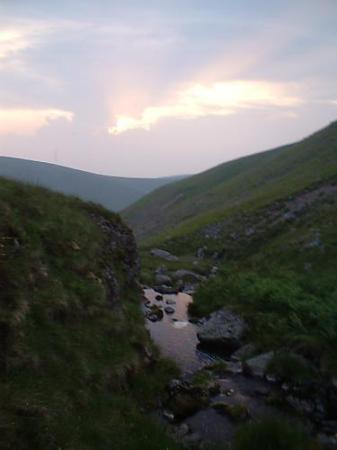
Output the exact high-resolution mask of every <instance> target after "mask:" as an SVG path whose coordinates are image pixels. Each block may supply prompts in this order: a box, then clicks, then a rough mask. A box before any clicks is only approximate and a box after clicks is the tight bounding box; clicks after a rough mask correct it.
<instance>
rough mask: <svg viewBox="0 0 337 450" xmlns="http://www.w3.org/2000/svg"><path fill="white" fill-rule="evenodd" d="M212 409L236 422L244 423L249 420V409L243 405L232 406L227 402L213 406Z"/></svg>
mask: <svg viewBox="0 0 337 450" xmlns="http://www.w3.org/2000/svg"><path fill="white" fill-rule="evenodd" d="M212 408H214V409H215V410H216V411H218V412H220V413H222V414H225V415H227V416H228V417H229V418H230V419H231V420H233V421H234V422H242V421H244V420H247V419H248V418H249V410H248V407H247V406H246V405H243V404H237V405H231V404H229V403H226V402H216V403H213V404H212Z"/></svg>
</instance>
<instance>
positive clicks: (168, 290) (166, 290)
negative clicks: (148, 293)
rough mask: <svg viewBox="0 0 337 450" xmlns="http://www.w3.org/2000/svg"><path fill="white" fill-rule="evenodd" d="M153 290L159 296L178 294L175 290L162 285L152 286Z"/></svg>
mask: <svg viewBox="0 0 337 450" xmlns="http://www.w3.org/2000/svg"><path fill="white" fill-rule="evenodd" d="M153 289H154V290H155V291H156V292H159V293H160V294H177V292H178V291H177V289H176V288H174V287H172V286H167V285H166V284H163V285H162V286H154V288H153Z"/></svg>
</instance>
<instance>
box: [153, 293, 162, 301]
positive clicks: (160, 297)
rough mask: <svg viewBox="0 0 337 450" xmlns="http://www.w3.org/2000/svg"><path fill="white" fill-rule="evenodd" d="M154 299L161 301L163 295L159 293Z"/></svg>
mask: <svg viewBox="0 0 337 450" xmlns="http://www.w3.org/2000/svg"><path fill="white" fill-rule="evenodd" d="M155 298H156V300H158V301H162V300H163V296H162V295H161V294H158V295H156V297H155Z"/></svg>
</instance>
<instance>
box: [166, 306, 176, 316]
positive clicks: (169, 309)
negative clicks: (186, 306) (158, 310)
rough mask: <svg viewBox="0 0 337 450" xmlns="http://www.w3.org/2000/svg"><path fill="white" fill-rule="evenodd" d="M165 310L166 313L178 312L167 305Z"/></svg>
mask: <svg viewBox="0 0 337 450" xmlns="http://www.w3.org/2000/svg"><path fill="white" fill-rule="evenodd" d="M164 311H165V312H166V314H174V313H175V312H176V310H175V309H174V308H172V306H165V308H164Z"/></svg>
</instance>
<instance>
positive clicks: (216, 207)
mask: <svg viewBox="0 0 337 450" xmlns="http://www.w3.org/2000/svg"><path fill="white" fill-rule="evenodd" d="M160 205H162V206H160ZM155 208H157V211H158V213H157V214H156V213H155ZM336 212H337V123H333V124H331V125H330V126H329V127H327V128H325V129H324V130H322V131H319V132H317V133H316V134H314V135H312V136H310V137H308V138H306V139H304V140H303V141H301V142H299V143H297V144H293V145H290V146H287V147H282V148H280V149H276V150H272V151H270V152H265V153H261V154H259V155H254V156H252V157H247V158H243V159H240V160H237V161H233V162H230V163H227V164H224V165H222V166H219V167H216V168H214V169H212V170H210V171H207V172H204V173H202V174H200V175H196V176H194V177H191V178H190V179H187V180H183V181H181V182H178V183H175V184H173V185H171V186H167V187H164V188H161V189H159V190H157V191H155V192H154V193H152V194H150V195H149V196H147V197H145V198H144V199H143V200H141V201H140V202H138V203H137V204H136V205H134V206H133V207H131V208H129V209H128V210H127V211H126V212H125V217H127V218H128V220H129V223H131V224H133V225H134V227H135V230H136V231H137V232H138V236H139V237H140V238H141V239H143V241H141V242H142V245H143V251H142V253H143V261H144V268H143V273H144V275H143V276H144V279H145V280H149V279H150V277H149V275H150V274H151V273H152V274H153V273H154V270H155V269H156V267H158V265H159V262H158V261H155V259H154V258H153V257H151V256H150V255H149V249H150V248H151V246H154V245H155V246H158V247H160V248H163V249H165V250H168V251H170V252H172V253H174V254H176V255H178V256H179V257H180V259H179V261H178V262H175V263H174V264H176V265H178V264H179V265H181V267H184V268H190V269H193V270H194V271H197V272H200V273H204V272H205V269H206V270H207V268H208V271H209V272H210V269H211V268H212V266H217V268H218V272H217V275H216V276H212V277H210V278H209V280H208V281H206V282H205V283H202V284H201V286H200V288H199V289H198V291H197V293H196V295H195V298H194V303H193V304H192V306H191V313H192V314H193V315H195V316H205V315H207V314H209V313H210V312H212V311H214V310H216V309H219V308H221V307H223V306H227V307H229V308H230V309H232V310H235V311H237V312H239V313H240V314H241V315H242V316H243V317H244V318H245V319H246V321H247V322H248V324H249V330H250V331H249V334H248V335H247V336H246V339H247V342H254V344H255V345H256V347H257V349H258V350H259V351H261V352H263V351H267V350H276V351H281V353H282V354H286V355H287V354H288V353H290V352H296V353H299V354H300V355H301V356H302V357H304V358H306V359H307V360H309V361H310V362H311V363H314V365H315V368H316V370H317V369H319V371H318V375H317V376H318V378H319V379H321V378H323V379H329V378H330V377H332V376H333V377H335V376H337V353H336V348H337V332H336V330H337V291H336V286H337V273H336V266H337V231H336V230H337V213H336ZM191 216H192V217H191ZM146 217H147V218H148V219H146ZM143 230H144V233H142V231H143ZM151 233H153V234H151ZM198 249H202V256H201V257H199V258H198V257H197V253H198ZM172 264H173V263H172ZM166 265H167V267H168V268H169V269H170V267H169V265H168V264H166ZM285 359H286V358H285ZM280 366H281V367H279V369H280V371H281V372H282V373H283V374H284V373H285V372H287V373H288V372H289V376H292V375H294V378H296V377H300V376H302V374H300V373H294V374H292V370H289V367H290V368H292V363H291V361H288V360H286V361H285V360H284V359H282V362H281V363H280ZM294 370H295V369H294ZM301 370H302V369H301V368H300V369H299V372H301ZM295 371H296V370H295ZM324 385H325V386H326V385H327V384H324ZM333 408H335V406H333V407H332V412H331V416H332V417H333V418H334V419H335V418H336V414H335V412H334V411H335V409H333Z"/></svg>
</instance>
